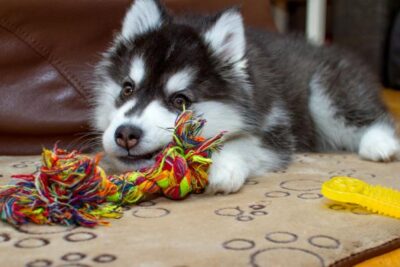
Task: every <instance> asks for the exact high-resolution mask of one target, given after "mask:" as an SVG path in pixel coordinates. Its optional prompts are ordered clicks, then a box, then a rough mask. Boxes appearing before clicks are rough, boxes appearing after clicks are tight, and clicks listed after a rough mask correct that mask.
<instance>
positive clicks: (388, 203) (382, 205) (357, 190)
mask: <svg viewBox="0 0 400 267" xmlns="http://www.w3.org/2000/svg"><path fill="white" fill-rule="evenodd" d="M321 193H322V194H323V195H324V196H325V197H326V198H328V199H331V200H335V201H339V202H346V203H354V204H358V205H360V206H362V207H364V208H366V209H367V210H369V211H371V212H374V213H378V214H381V215H386V216H391V217H395V218H398V219H400V191H396V190H394V189H391V188H385V187H383V186H379V185H369V184H367V183H366V182H364V181H361V180H359V179H356V178H351V177H346V176H337V177H333V178H332V179H330V180H329V181H326V182H325V183H323V184H322V189H321Z"/></svg>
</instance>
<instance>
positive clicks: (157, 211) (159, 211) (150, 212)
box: [132, 207, 170, 219]
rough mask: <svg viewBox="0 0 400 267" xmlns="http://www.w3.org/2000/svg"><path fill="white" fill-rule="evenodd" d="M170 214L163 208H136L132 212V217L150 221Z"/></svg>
mask: <svg viewBox="0 0 400 267" xmlns="http://www.w3.org/2000/svg"><path fill="white" fill-rule="evenodd" d="M168 214H170V211H169V210H167V209H164V208H153V207H150V208H137V209H134V210H133V211H132V215H133V216H135V217H138V218H143V219H151V218H161V217H165V216H167V215H168Z"/></svg>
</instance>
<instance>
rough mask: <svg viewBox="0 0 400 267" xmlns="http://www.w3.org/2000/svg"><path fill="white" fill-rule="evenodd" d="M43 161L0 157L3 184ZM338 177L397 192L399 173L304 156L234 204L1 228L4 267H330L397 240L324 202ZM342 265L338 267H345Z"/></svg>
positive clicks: (141, 209)
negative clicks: (89, 225)
mask: <svg viewBox="0 0 400 267" xmlns="http://www.w3.org/2000/svg"><path fill="white" fill-rule="evenodd" d="M38 161H39V157H38V156H32V157H0V183H1V184H6V183H7V182H8V181H9V177H10V175H11V174H16V173H32V172H34V171H35V169H36V168H37V167H36V166H39V164H40V163H39V162H38ZM334 175H348V176H353V177H357V178H362V179H364V180H366V181H368V182H370V183H373V184H382V185H385V186H390V187H393V188H396V189H400V183H399V180H400V163H399V162H397V163H372V162H367V161H361V160H359V159H358V158H357V157H356V156H355V155H349V154H341V155H339V154H302V155H297V156H296V157H295V160H294V163H293V164H292V165H291V166H290V168H289V169H288V170H286V171H281V172H276V173H271V174H266V175H265V176H264V177H257V178H253V179H250V180H249V181H248V182H247V183H246V185H245V186H244V188H243V189H242V190H241V191H240V192H239V193H237V194H233V195H229V196H222V195H219V196H206V195H195V196H191V197H189V198H188V199H186V200H184V201H178V202H176V201H175V202H174V201H171V200H167V199H163V198H158V199H156V200H154V201H149V202H144V203H142V204H140V205H139V206H132V207H130V208H128V209H127V210H126V211H125V214H124V217H123V218H122V219H119V220H112V224H111V226H109V227H98V228H95V229H86V228H81V227H78V228H76V227H61V226H36V225H25V226H21V227H18V228H16V229H14V228H13V227H11V226H9V225H6V224H4V223H0V259H1V263H0V265H1V266H8V267H12V266H31V267H40V266H42V267H44V266H46V267H48V266H169V267H178V266H180V267H183V266H188V267H189V266H190V267H194V266H307V267H309V266H329V265H331V264H334V263H335V262H338V261H340V260H342V259H345V258H348V257H349V256H350V255H353V254H359V253H360V252H363V251H366V250H368V249H371V248H374V247H378V246H381V245H383V244H385V243H387V242H389V241H392V240H395V239H396V238H399V237H400V223H399V221H398V220H396V219H392V218H389V217H384V216H379V215H373V214H370V213H369V212H367V211H365V210H364V209H362V208H360V207H358V206H355V205H348V204H338V203H334V202H331V201H328V200H326V199H324V198H323V197H322V195H320V192H319V191H320V187H321V183H322V182H323V181H325V180H327V179H329V178H330V177H331V176H334ZM343 262H345V261H342V263H343Z"/></svg>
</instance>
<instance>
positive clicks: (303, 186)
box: [280, 179, 322, 191]
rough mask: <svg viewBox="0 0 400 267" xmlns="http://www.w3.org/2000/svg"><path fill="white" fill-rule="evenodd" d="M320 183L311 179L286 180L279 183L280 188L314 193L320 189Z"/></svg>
mask: <svg viewBox="0 0 400 267" xmlns="http://www.w3.org/2000/svg"><path fill="white" fill-rule="evenodd" d="M321 185H322V182H321V181H318V180H312V179H296V180H288V181H283V182H281V183H280V187H281V188H283V189H286V190H293V191H314V190H319V189H321Z"/></svg>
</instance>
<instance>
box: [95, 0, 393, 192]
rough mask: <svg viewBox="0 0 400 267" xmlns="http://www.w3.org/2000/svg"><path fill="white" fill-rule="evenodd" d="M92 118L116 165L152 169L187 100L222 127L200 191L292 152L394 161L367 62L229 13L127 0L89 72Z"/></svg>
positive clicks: (387, 122) (266, 167)
mask: <svg viewBox="0 0 400 267" xmlns="http://www.w3.org/2000/svg"><path fill="white" fill-rule="evenodd" d="M97 78H98V79H97V80H98V81H97V86H96V88H95V93H94V94H95V98H96V106H95V111H94V120H93V123H94V126H95V127H96V129H98V130H99V131H101V132H102V133H103V135H102V143H103V147H104V150H105V152H106V154H107V155H108V156H109V157H110V159H111V161H112V163H113V164H114V166H115V167H116V169H117V170H119V171H126V170H132V169H137V168H141V167H145V166H148V165H151V164H152V163H153V157H154V155H155V154H156V153H157V152H159V151H160V150H161V149H162V147H163V146H165V145H166V144H167V143H168V142H169V141H170V140H171V136H172V135H171V131H170V130H168V128H171V127H173V125H174V121H175V119H176V116H177V114H178V113H179V112H180V111H181V110H182V109H183V107H186V108H188V109H191V110H193V111H194V112H195V113H196V114H198V115H201V116H202V117H203V118H205V119H206V120H207V124H206V126H205V128H204V130H203V133H202V134H203V135H204V136H205V137H212V136H214V135H216V134H218V133H219V132H221V131H227V132H228V133H227V134H226V136H225V144H224V147H223V149H222V150H221V151H220V152H219V153H214V155H213V156H212V160H213V165H212V166H211V169H210V171H209V187H208V192H210V193H216V192H222V193H231V192H236V191H238V190H239V189H240V188H241V186H242V185H243V183H244V182H245V180H246V178H248V177H250V176H255V175H260V174H263V173H265V172H271V171H274V170H278V169H281V168H285V167H286V166H287V165H288V163H289V162H290V160H291V157H292V155H293V153H295V152H299V151H337V150H345V151H351V152H356V153H358V154H359V155H360V157H361V158H363V159H367V160H372V161H390V160H393V159H395V158H396V157H399V155H400V144H399V141H398V139H397V137H396V134H395V127H394V123H393V121H392V118H391V117H390V115H389V114H388V112H387V109H386V107H385V105H384V104H383V102H382V100H381V98H380V85H379V84H378V82H377V80H376V79H375V77H374V75H372V74H371V73H370V72H369V71H368V70H367V68H366V67H365V66H364V65H362V63H360V62H358V60H357V59H355V58H353V57H352V55H349V54H347V53H345V52H343V51H340V50H339V49H337V48H321V47H314V46H312V45H309V44H307V43H306V42H305V41H303V40H301V39H300V38H293V37H285V36H280V35H278V34H274V33H268V32H264V31H260V30H255V29H251V28H247V27H245V26H244V25H243V18H242V16H241V14H240V11H239V10H237V9H229V10H226V11H224V12H221V13H220V14H217V15H213V16H190V17H176V16H172V15H171V14H169V13H168V12H167V10H166V9H165V8H164V7H163V6H162V5H161V3H160V2H159V1H157V0H136V1H135V2H134V4H133V5H132V7H131V8H130V9H129V10H128V12H127V14H126V17H125V19H124V21H123V25H122V30H121V32H120V33H119V35H118V36H117V37H116V38H115V40H114V43H113V45H112V47H111V48H110V49H109V50H108V51H107V52H106V53H105V54H104V57H103V60H102V61H101V63H100V64H99V65H98V68H97Z"/></svg>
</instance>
